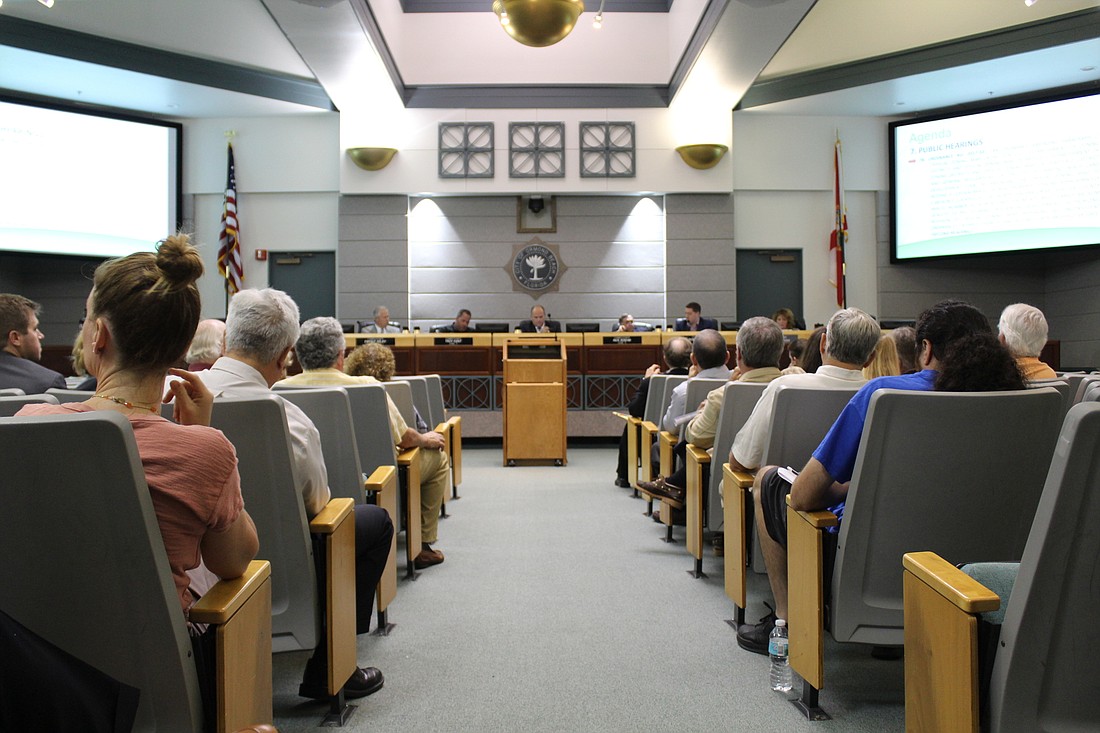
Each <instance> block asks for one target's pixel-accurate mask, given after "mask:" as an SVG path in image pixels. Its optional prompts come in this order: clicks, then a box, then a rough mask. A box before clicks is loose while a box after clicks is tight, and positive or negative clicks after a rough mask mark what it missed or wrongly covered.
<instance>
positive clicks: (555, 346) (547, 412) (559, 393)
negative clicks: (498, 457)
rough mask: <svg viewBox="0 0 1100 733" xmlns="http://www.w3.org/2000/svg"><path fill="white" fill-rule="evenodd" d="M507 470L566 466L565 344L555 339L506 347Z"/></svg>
mask: <svg viewBox="0 0 1100 733" xmlns="http://www.w3.org/2000/svg"><path fill="white" fill-rule="evenodd" d="M503 358H504V465H505V466H514V465H516V461H528V460H529V461H554V463H555V464H556V465H559V466H562V465H564V464H565V462H566V460H565V405H566V380H565V344H564V343H563V342H560V341H558V340H556V339H554V338H552V337H551V338H545V337H544V338H531V337H527V338H522V339H519V338H516V339H509V340H507V341H505V342H504V353H503Z"/></svg>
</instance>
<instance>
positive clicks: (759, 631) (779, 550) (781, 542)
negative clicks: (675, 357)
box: [737, 300, 993, 654]
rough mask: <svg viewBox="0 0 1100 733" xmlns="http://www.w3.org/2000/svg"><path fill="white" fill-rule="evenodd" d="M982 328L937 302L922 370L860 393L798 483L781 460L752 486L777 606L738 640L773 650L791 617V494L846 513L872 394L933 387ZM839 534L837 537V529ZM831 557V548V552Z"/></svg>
mask: <svg viewBox="0 0 1100 733" xmlns="http://www.w3.org/2000/svg"><path fill="white" fill-rule="evenodd" d="M978 333H984V334H986V335H989V336H991V335H992V333H993V331H992V328H991V327H990V325H989V321H988V320H987V319H986V317H985V316H984V315H982V313H981V311H979V310H978V309H977V308H974V307H973V306H971V305H968V304H967V303H963V302H961V301H957V300H946V301H942V302H940V303H937V304H936V305H934V306H932V307H931V308H929V309H928V310H926V311H925V312H924V313H922V314H921V315H920V318H919V319H918V320H917V351H918V354H917V360H918V367H919V369H920V371H917V372H915V373H913V374H903V375H901V376H897V377H879V378H877V379H873V380H871V381H870V382H868V383H867V384H866V385H864V386H863V387H862V388H861V389H860V390H859V391H858V392H856V394H855V395H854V396H853V397H852V399H851V400H850V401H849V402H848V404H847V406H846V407H845V408H844V410H843V411H842V412H841V413H840V416H839V417H838V418H837V420H836V422H835V423H833V426H832V428H830V429H829V432H828V434H827V435H826V436H825V438H824V439H823V440H822V441H821V444H820V445H819V446H818V447H817V450H815V451H814V453H813V457H811V458H810V460H809V461H808V462H807V463H806V466H805V467H804V468H803V469H802V472H801V473H800V474H799V475H798V478H797V479H796V480H795V482H794V485H793V486H792V485H790V484H788V483H787V482H786V480H784V479H783V478H782V477H781V476H780V475H779V471H778V467H776V466H765V467H764V468H762V469H760V471H759V472H757V474H756V479H755V481H754V483H753V488H752V493H753V498H754V499H755V503H756V526H757V532H758V533H759V535H760V548H761V551H762V552H763V555H764V564H765V565H766V566H767V570H768V581H769V583H770V584H771V588H772V593H773V594H774V596H775V610H774V611H772V612H771V613H769V614H768V615H767V616H765V617H764V618H763V619H762V620H761V621H760V622H759V623H756V624H743V625H742V626H741V627H740V628H739V629H738V630H737V644H738V646H740V647H741V648H742V649H746V650H748V651H751V652H754V653H756V654H767V653H768V636H769V635H770V634H771V631H772V628H773V627H774V626H775V619H776V618H783V619H785V618H787V506H786V497H787V494H788V493H790V495H791V506H792V507H794V508H795V509H797V510H799V511H819V510H822V509H829V510H830V511H832V512H834V513H836V514H837V516H838V518H842V517H843V513H844V500H845V497H846V496H847V494H848V484H849V482H850V481H851V480H852V472H853V471H854V470H855V463H856V454H857V453H858V451H859V442H860V438H861V436H862V435H863V424H864V422H866V419H867V409H868V406H869V405H870V402H871V395H873V394H874V393H875V392H876V391H878V390H880V389H906V390H916V391H931V390H932V389H933V387H934V385H935V382H936V377H937V376H938V372H939V370H940V369H941V367H942V366H943V363H944V359H945V355H946V352H947V347H948V346H949V345H950V344H952V343H955V342H958V341H959V340H960V339H965V338H967V337H968V336H971V335H973V334H978ZM833 531H834V532H835V531H836V530H835V529H834V530H833ZM832 537H833V541H834V542H835V537H836V535H835V534H833V535H832ZM827 557H831V554H830V553H827ZM826 564H827V565H828V563H826Z"/></svg>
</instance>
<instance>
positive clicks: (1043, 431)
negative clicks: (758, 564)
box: [787, 388, 1062, 717]
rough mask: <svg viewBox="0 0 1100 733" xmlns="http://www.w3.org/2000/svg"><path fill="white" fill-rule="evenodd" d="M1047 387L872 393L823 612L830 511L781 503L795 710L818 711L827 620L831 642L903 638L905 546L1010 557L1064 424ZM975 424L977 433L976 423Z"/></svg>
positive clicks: (1023, 535) (895, 642)
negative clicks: (797, 695) (797, 680)
mask: <svg viewBox="0 0 1100 733" xmlns="http://www.w3.org/2000/svg"><path fill="white" fill-rule="evenodd" d="M1061 411H1062V401H1061V395H1059V394H1058V392H1057V391H1055V390H1053V389H1045V388H1043V389H1031V390H1021V391H1016V392H980V393H972V392H910V391H905V390H891V389H883V390H879V391H877V392H875V393H874V394H873V395H872V396H871V402H870V405H869V408H868V412H867V420H866V423H865V424H864V428H863V437H862V440H861V442H860V448H859V453H858V455H857V457H856V464H855V469H854V472H853V475H852V481H851V484H850V488H849V490H848V495H847V503H846V507H845V510H844V521H843V523H842V524H841V527H840V534H839V537H838V541H837V549H836V559H835V562H834V563H833V573H832V582H831V585H830V588H831V598H830V599H829V602H828V605H829V610H830V612H829V614H824V608H825V597H824V587H823V577H824V576H823V571H824V567H823V554H824V553H825V551H826V545H825V542H824V538H823V533H824V532H825V531H826V530H827V528H828V527H830V526H833V527H835V526H836V525H837V522H838V520H837V518H836V516H835V515H833V514H832V513H830V512H827V511H820V512H797V511H795V510H793V509H791V508H790V507H788V509H787V525H788V546H787V552H788V555H787V558H788V559H787V583H788V587H789V592H790V596H789V603H788V616H789V618H788V624H789V628H790V660H791V667H792V668H793V669H794V671H795V672H797V673H798V674H799V675H800V676H801V677H802V679H803V686H802V698H801V699H800V701H799V703H800V707H801V709H802V710H803V712H804V713H805V714H806V715H807V716H808V717H814V716H816V715H819V714H820V709H819V708H818V705H817V697H818V694H817V693H818V690H820V689H821V688H822V686H823V684H824V631H825V630H826V626H825V618H828V619H829V621H830V626H829V627H828V629H827V630H828V631H829V632H830V633H831V634H832V636H833V638H834V639H835V640H836V641H838V642H851V643H858V644H869V645H874V646H899V647H900V646H901V645H902V643H903V617H902V574H901V573H900V572H899V570H898V567H899V563H900V561H901V556H902V555H903V554H904V553H906V552H912V551H918V550H931V551H934V552H938V553H940V554H941V555H943V556H944V557H946V558H947V559H948V560H950V561H952V562H962V561H982V560H1019V559H1020V556H1021V554H1022V552H1023V548H1024V543H1025V541H1026V539H1027V534H1028V530H1029V529H1030V527H1031V521H1032V518H1033V517H1034V515H1035V507H1036V506H1037V504H1038V502H1039V495H1040V493H1041V492H1042V487H1043V481H1044V479H1045V477H1046V474H1047V469H1048V468H1049V466H1050V461H1051V456H1052V454H1053V451H1054V445H1055V442H1056V440H1057V437H1058V430H1059V427H1060V425H1061ZM978 429H980V431H981V435H980V437H976V436H975V430H978Z"/></svg>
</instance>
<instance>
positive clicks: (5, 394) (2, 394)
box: [0, 387, 26, 397]
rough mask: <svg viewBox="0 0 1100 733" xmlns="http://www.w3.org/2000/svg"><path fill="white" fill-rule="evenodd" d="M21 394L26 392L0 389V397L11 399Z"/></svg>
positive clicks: (15, 389) (15, 388)
mask: <svg viewBox="0 0 1100 733" xmlns="http://www.w3.org/2000/svg"><path fill="white" fill-rule="evenodd" d="M21 394H26V392H24V391H23V390H21V389H19V388H18V387H4V388H3V389H0V397H13V396H16V395H21Z"/></svg>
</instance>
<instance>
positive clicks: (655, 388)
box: [642, 374, 672, 424]
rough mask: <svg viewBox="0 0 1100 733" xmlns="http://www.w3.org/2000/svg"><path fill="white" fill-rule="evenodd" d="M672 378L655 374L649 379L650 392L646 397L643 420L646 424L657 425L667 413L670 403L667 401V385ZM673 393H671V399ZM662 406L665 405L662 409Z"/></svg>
mask: <svg viewBox="0 0 1100 733" xmlns="http://www.w3.org/2000/svg"><path fill="white" fill-rule="evenodd" d="M669 379H671V377H669V376H667V375H664V374H654V375H653V376H652V377H650V378H649V392H647V393H646V396H645V410H644V411H643V412H642V419H643V420H645V421H646V422H651V423H654V424H657V423H659V422H660V421H661V415H663V414H664V413H665V408H667V407H668V403H666V402H665V401H664V400H665V384H667V382H668V380H669ZM671 394H672V393H671V392H669V395H670V398H671ZM662 405H664V406H663V407H662Z"/></svg>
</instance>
